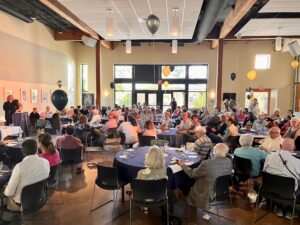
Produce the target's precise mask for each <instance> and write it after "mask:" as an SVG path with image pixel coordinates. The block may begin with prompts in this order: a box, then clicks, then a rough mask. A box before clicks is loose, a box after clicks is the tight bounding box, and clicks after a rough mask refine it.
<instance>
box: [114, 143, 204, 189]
mask: <svg viewBox="0 0 300 225" xmlns="http://www.w3.org/2000/svg"><path fill="white" fill-rule="evenodd" d="M149 148H150V146H144V147H139V148H137V149H134V150H133V151H132V149H129V150H124V151H120V152H118V153H117V154H116V156H115V160H114V167H116V168H117V169H118V174H119V179H120V180H121V181H122V182H124V183H130V182H131V181H132V179H133V178H136V176H137V173H138V171H139V170H141V169H144V168H145V166H144V162H145V155H146V153H147V152H148V150H149ZM124 154H126V155H127V159H122V158H120V156H121V155H124ZM194 156H195V155H194ZM173 157H176V158H179V159H183V158H184V159H186V160H189V161H193V162H194V164H192V165H191V167H192V168H194V167H197V166H198V165H199V163H200V160H201V156H200V155H196V158H190V157H191V155H189V154H187V153H183V152H178V151H175V150H174V149H172V148H170V149H169V155H168V157H166V166H167V167H168V166H169V165H170V162H171V159H172V158H173ZM167 175H168V189H175V188H177V187H178V184H179V183H190V182H194V181H193V180H191V179H190V178H189V177H188V176H187V175H186V174H185V173H184V172H183V171H180V172H177V173H175V174H173V172H172V170H171V169H170V168H169V167H168V168H167Z"/></svg>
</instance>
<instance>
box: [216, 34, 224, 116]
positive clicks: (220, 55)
mask: <svg viewBox="0 0 300 225" xmlns="http://www.w3.org/2000/svg"><path fill="white" fill-rule="evenodd" d="M222 73H223V39H219V48H218V70H217V77H216V81H217V83H216V90H217V103H216V106H217V107H218V109H219V110H220V111H221V102H222Z"/></svg>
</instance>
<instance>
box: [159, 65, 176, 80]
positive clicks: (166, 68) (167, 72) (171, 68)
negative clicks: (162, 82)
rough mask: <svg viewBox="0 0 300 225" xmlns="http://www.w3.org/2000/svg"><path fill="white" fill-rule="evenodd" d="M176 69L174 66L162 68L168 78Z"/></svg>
mask: <svg viewBox="0 0 300 225" xmlns="http://www.w3.org/2000/svg"><path fill="white" fill-rule="evenodd" d="M174 69H175V66H173V65H172V66H164V67H163V68H162V73H163V75H164V76H165V77H166V78H167V77H168V76H169V75H170V73H171V72H173V71H174Z"/></svg>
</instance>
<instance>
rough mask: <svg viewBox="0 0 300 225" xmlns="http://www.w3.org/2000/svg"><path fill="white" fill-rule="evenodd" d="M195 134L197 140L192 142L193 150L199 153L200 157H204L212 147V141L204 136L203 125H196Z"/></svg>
mask: <svg viewBox="0 0 300 225" xmlns="http://www.w3.org/2000/svg"><path fill="white" fill-rule="evenodd" d="M195 135H196V137H197V140H196V141H195V144H194V151H195V152H197V153H198V154H199V155H201V159H206V158H207V156H208V152H209V150H210V149H211V148H212V142H211V140H210V138H209V137H207V136H206V129H205V128H204V127H201V126H198V127H196V129H195Z"/></svg>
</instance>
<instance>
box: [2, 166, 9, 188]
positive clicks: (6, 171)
mask: <svg viewBox="0 0 300 225" xmlns="http://www.w3.org/2000/svg"><path fill="white" fill-rule="evenodd" d="M10 176H11V170H10V169H9V168H8V166H6V165H3V166H2V168H1V170H0V188H2V187H3V185H5V184H6V183H7V182H8V181H9V178H10Z"/></svg>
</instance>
